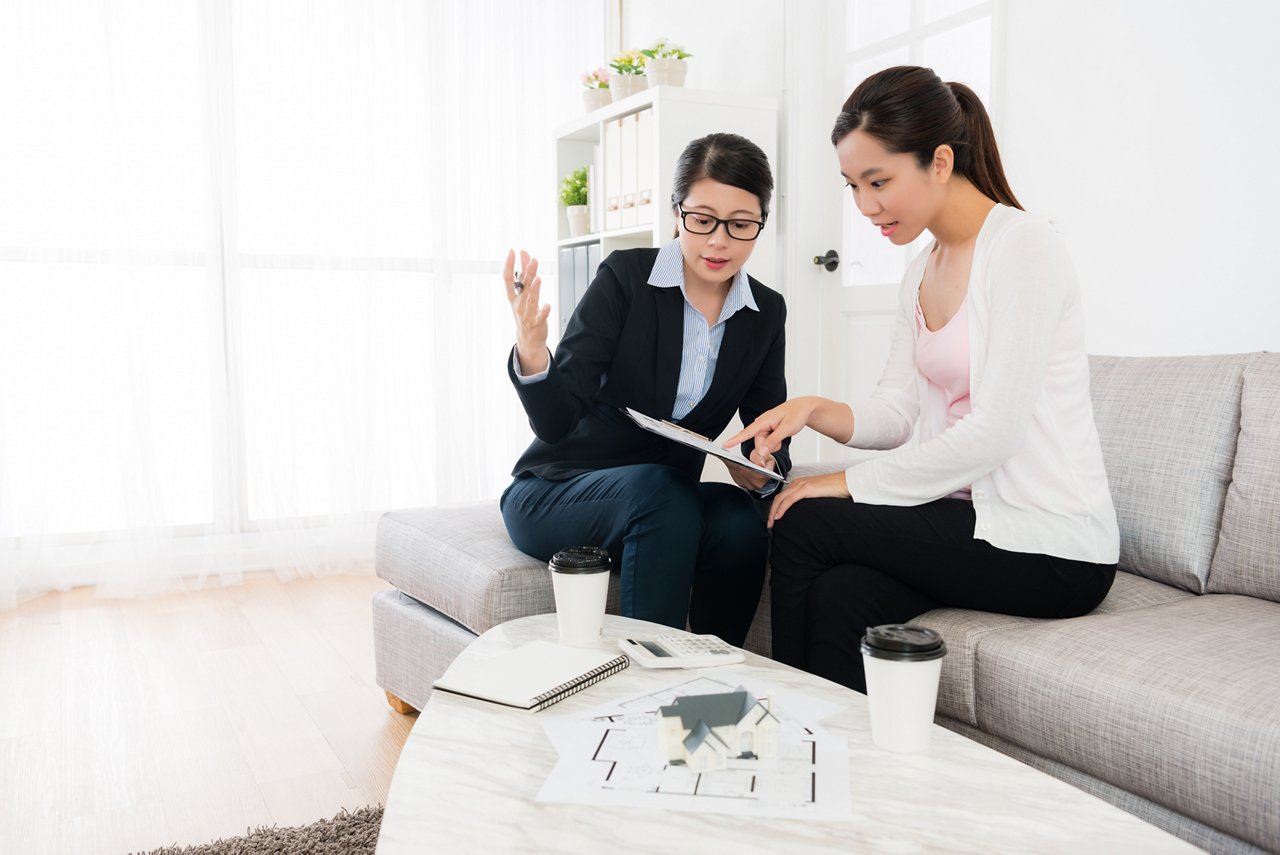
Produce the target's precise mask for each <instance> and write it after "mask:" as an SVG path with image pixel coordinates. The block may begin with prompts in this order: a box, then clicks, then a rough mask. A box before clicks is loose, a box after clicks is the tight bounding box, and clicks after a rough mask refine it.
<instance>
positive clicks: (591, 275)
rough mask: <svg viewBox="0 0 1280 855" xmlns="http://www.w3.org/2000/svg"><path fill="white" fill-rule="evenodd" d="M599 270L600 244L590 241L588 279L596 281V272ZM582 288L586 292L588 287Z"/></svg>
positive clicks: (588, 247) (588, 245)
mask: <svg viewBox="0 0 1280 855" xmlns="http://www.w3.org/2000/svg"><path fill="white" fill-rule="evenodd" d="M599 270H600V244H598V243H589V244H587V277H588V279H590V280H591V281H592V282H594V281H595V278H596V273H597V272H599ZM582 290H583V292H584V293H585V291H586V288H585V287H584V288H583V289H582Z"/></svg>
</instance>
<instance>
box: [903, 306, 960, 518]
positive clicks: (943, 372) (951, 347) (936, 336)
mask: <svg viewBox="0 0 1280 855" xmlns="http://www.w3.org/2000/svg"><path fill="white" fill-rule="evenodd" d="M968 318H969V298H968V297H967V296H966V297H965V299H964V302H962V303H961V304H960V308H959V309H958V310H957V311H956V313H955V315H953V316H952V317H951V320H949V321H947V322H946V324H945V325H943V327H942V329H940V330H930V329H929V328H928V326H926V325H925V322H924V310H923V309H921V308H920V300H919V298H916V326H917V328H918V329H919V335H918V336H916V367H917V368H918V369H919V370H920V373H921V374H922V375H924V378H925V379H926V380H928V381H929V386H930V387H931V388H933V389H938V390H941V391H942V393H943V397H944V398H945V400H946V402H947V409H946V412H945V414H944V417H943V418H942V419H938V420H937V423H935V424H932V425H929V426H928V429H929V433H928V436H937V435H938V434H940V433H942V432H943V431H944V430H946V429H947V428H949V427H951V426H952V425H954V424H955V423H956V422H958V421H960V419H962V418H964V417H965V416H967V415H968V414H969V412H970V409H971V407H970V406H969V320H968ZM925 438H928V437H925ZM969 497H970V489H969V488H968V487H965V488H963V489H961V490H957V491H956V492H954V493H952V494H951V495H950V497H949V498H952V499H968V498H969Z"/></svg>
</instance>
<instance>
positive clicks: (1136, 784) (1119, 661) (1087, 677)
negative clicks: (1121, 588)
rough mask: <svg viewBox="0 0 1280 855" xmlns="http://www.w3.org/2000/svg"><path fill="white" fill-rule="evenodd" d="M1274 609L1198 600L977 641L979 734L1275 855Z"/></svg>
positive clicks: (1279, 684) (1279, 737) (1278, 787)
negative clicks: (1024, 749)
mask: <svg viewBox="0 0 1280 855" xmlns="http://www.w3.org/2000/svg"><path fill="white" fill-rule="evenodd" d="M1277 649H1280V604H1277V603H1271V602H1268V601H1266V600H1259V599H1254V598H1251V597H1239V596H1232V595H1228V594H1206V595H1204V596H1200V597H1188V598H1185V599H1181V600H1178V601H1176V602H1172V603H1166V604H1164V605H1157V606H1149V607H1147V608H1143V609H1137V610H1134V611H1126V612H1119V613H1112V614H1095V615H1088V616H1085V617H1082V618H1076V619H1073V620H1064V621H1046V622H1043V623H1038V624H1036V625H1034V626H1030V627H1026V628H1023V629H1010V630H1006V631H1004V632H999V633H993V634H991V635H990V636H988V637H986V638H984V639H983V640H982V643H981V644H980V645H979V647H978V653H977V695H978V699H979V705H978V720H979V725H980V727H981V728H982V729H983V730H985V731H988V732H990V733H993V734H995V735H996V736H999V737H1001V738H1003V739H1006V740H1008V741H1009V742H1012V743H1014V744H1017V745H1021V746H1023V747H1025V748H1028V749H1031V750H1033V751H1035V752H1036V753H1038V754H1041V755H1043V756H1045V757H1048V758H1050V759H1052V760H1056V761H1058V762H1060V763H1065V764H1066V765H1068V766H1070V767H1072V768H1075V769H1079V770H1081V771H1083V772H1085V773H1087V774H1089V775H1092V776H1094V777H1096V778H1098V779H1100V780H1103V781H1106V782H1108V783H1110V784H1113V785H1115V786H1118V787H1120V788H1121V789H1124V790H1128V791H1130V792H1132V793H1135V794H1137V795H1139V796H1142V797H1143V798H1146V799H1149V800H1151V801H1153V802H1155V803H1157V804H1160V805H1163V806H1164V807H1167V808H1170V809H1171V810H1174V811H1177V812H1179V813H1182V814H1185V815H1187V816H1190V817H1192V818H1193V819H1197V820H1199V821H1201V822H1203V823H1205V824H1206V825H1209V826H1212V827H1214V828H1217V829H1221V830H1223V831H1227V832H1229V833H1230V834H1232V835H1235V836H1237V837H1240V838H1242V839H1244V840H1247V841H1249V842H1250V843H1253V844H1254V845H1256V846H1260V847H1262V848H1263V849H1266V850H1269V851H1280V811H1277V810H1276V805H1277V804H1280V657H1277V656H1276V650H1277Z"/></svg>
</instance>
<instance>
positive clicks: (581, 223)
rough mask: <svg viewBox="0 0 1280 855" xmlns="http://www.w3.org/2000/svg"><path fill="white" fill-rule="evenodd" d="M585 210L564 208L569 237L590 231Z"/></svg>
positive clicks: (573, 207)
mask: <svg viewBox="0 0 1280 855" xmlns="http://www.w3.org/2000/svg"><path fill="white" fill-rule="evenodd" d="M601 91H604V90H601ZM587 210H588V209H587V206H586V205H569V206H567V207H565V209H564V215H565V217H566V218H567V219H568V220H569V237H582V236H583V235H585V234H586V233H587V232H588V231H590V230H591V227H590V225H589V220H590V218H589V217H588V215H587Z"/></svg>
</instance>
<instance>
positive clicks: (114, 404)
mask: <svg viewBox="0 0 1280 855" xmlns="http://www.w3.org/2000/svg"><path fill="white" fill-rule="evenodd" d="M603 29H604V28H603V8H602V3H601V2H600V0H558V2H557V3H556V4H555V5H554V8H552V7H549V6H547V5H544V4H531V3H520V2H516V0H465V2H463V0H458V2H425V1H424V0H245V2H234V0H231V1H230V2H226V0H203V2H197V0H188V2H174V0H109V2H100V3H85V2H75V0H42V2H39V3H33V2H26V0H0V607H4V606H6V605H12V604H13V603H14V602H15V601H17V600H18V599H21V598H23V597H25V596H29V595H31V594H34V593H38V592H40V591H43V590H48V589H51V588H66V587H69V586H72V585H77V584H87V583H94V584H97V585H98V586H99V590H100V591H101V592H104V593H108V594H113V595H130V594H136V593H141V592H146V591H151V590H156V589H162V588H168V587H172V586H174V585H176V584H187V585H189V584H201V583H203V582H204V581H206V580H209V579H211V578H213V579H218V580H220V581H223V582H234V581H235V579H236V577H237V576H238V575H239V574H240V573H242V572H244V571H245V570H250V569H267V568H271V569H275V570H276V571H277V572H279V573H281V574H284V575H290V574H296V573H321V572H331V571H335V570H342V569H347V568H351V567H356V566H360V565H364V564H367V563H368V562H369V560H370V559H371V558H372V540H373V530H374V524H375V522H376V519H377V516H378V514H379V513H381V512H382V511H384V510H387V509H390V508H396V507H411V506H420V505H429V504H436V503H451V502H461V501H468V500H475V499H479V498H483V497H491V496H495V495H497V493H498V492H500V491H501V489H502V488H503V487H504V486H505V484H506V482H507V480H508V475H507V473H508V472H509V470H510V466H511V464H512V462H513V460H514V458H515V456H516V455H517V454H518V452H519V451H520V449H521V448H522V447H523V445H524V443H525V442H526V441H527V439H528V435H529V434H528V427H527V423H526V421H525V419H524V417H523V414H522V413H521V412H520V410H519V406H518V404H517V402H516V400H515V396H514V395H513V394H512V392H511V390H510V388H509V385H508V383H507V380H506V377H505V374H504V371H503V358H504V356H505V353H506V350H507V348H508V347H509V344H510V341H511V337H512V333H511V324H510V320H509V315H508V312H507V308H506V304H505V301H504V300H503V297H502V289H501V286H500V284H499V280H498V278H497V277H496V275H495V274H496V273H497V271H498V269H499V262H500V260H501V258H502V257H503V255H504V254H505V252H506V249H507V248H508V247H511V246H527V247H529V248H531V249H533V250H535V251H537V252H539V253H540V254H541V255H543V256H544V257H546V258H547V259H551V258H552V257H553V249H554V247H552V246H551V245H550V240H551V238H552V236H553V235H554V234H555V227H554V225H555V224H554V222H553V220H552V218H553V217H554V216H556V215H557V208H556V204H555V180H554V179H555V176H553V175H551V174H550V173H549V170H550V169H551V167H552V164H553V163H554V159H553V157H552V146H551V136H552V129H553V128H554V126H555V125H557V124H560V123H561V122H563V121H565V120H566V119H568V118H569V117H571V116H572V115H574V114H575V113H576V112H578V111H579V110H580V107H579V95H578V90H577V89H576V80H577V75H578V74H579V73H580V72H582V71H584V70H587V69H589V68H594V67H596V66H598V65H599V64H600V62H601V59H602V33H603Z"/></svg>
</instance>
